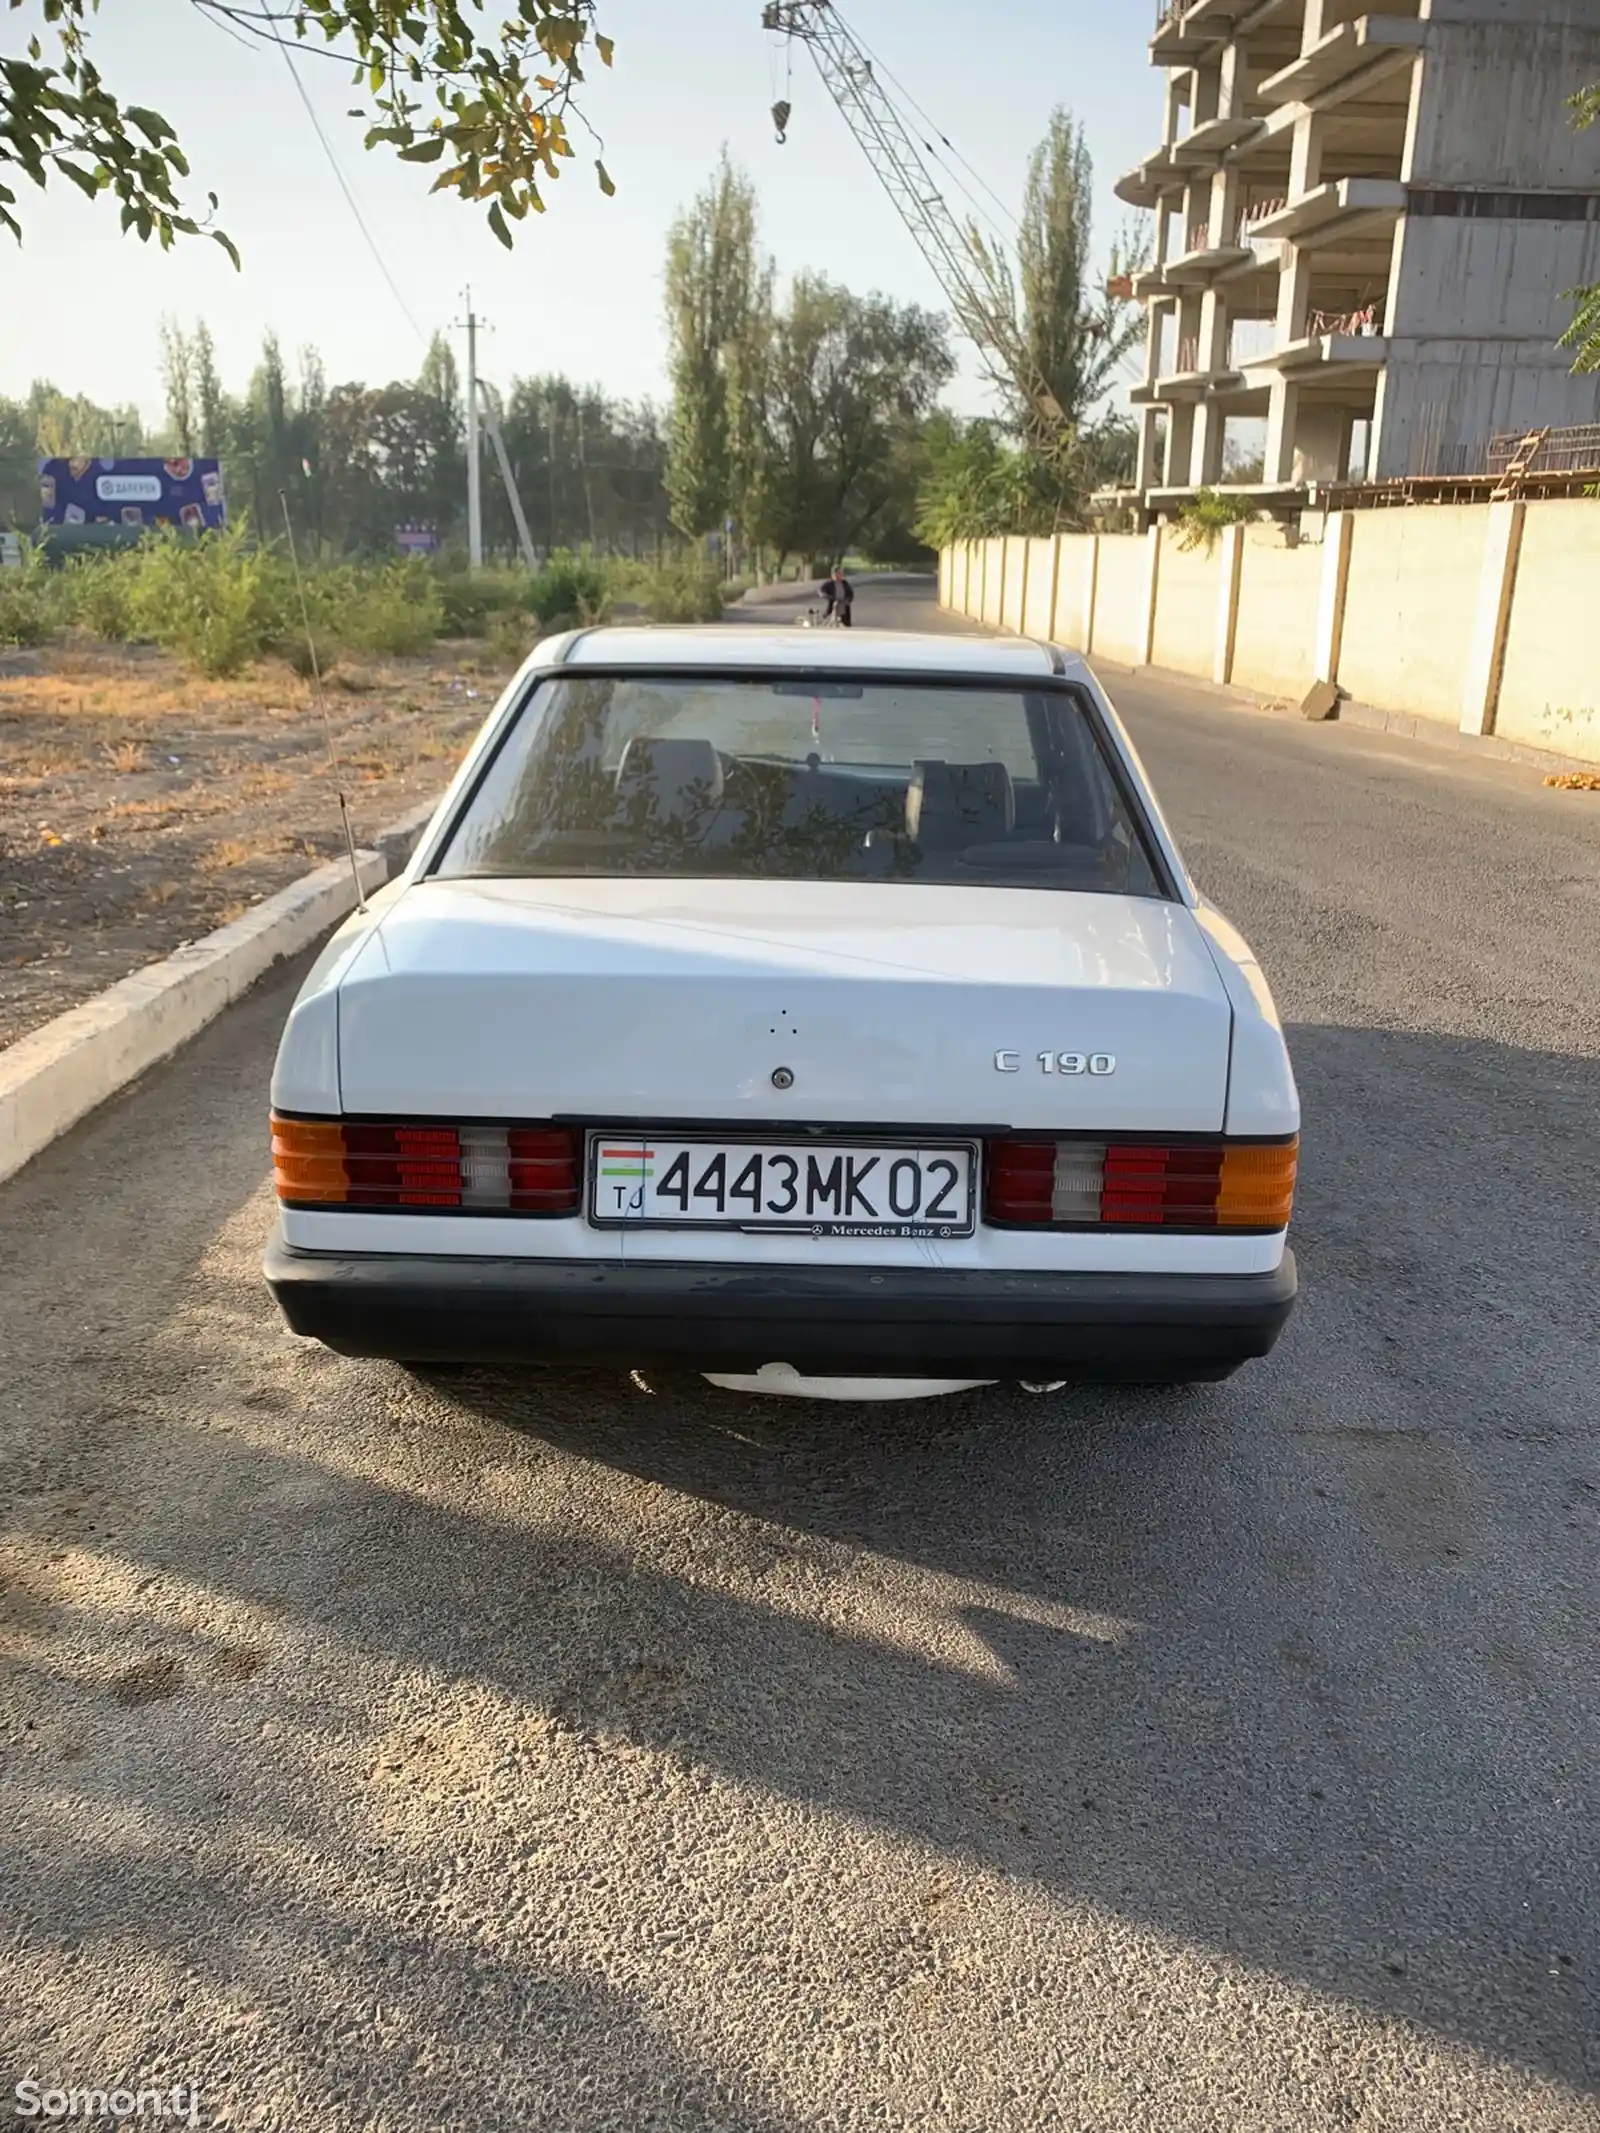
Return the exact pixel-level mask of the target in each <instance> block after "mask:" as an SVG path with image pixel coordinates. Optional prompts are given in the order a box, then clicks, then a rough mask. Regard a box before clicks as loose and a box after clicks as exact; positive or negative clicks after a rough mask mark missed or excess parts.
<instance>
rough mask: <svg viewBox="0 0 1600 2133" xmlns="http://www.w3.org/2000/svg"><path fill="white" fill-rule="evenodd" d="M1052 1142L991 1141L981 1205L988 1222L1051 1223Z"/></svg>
mask: <svg viewBox="0 0 1600 2133" xmlns="http://www.w3.org/2000/svg"><path fill="white" fill-rule="evenodd" d="M1055 1177H1056V1144H1055V1142H1054V1141H991V1142H990V1143H989V1165H988V1179H987V1184H986V1191H985V1196H984V1204H985V1207H986V1209H987V1211H988V1215H989V1219H990V1221H991V1222H1051V1221H1053V1220H1054V1219H1055V1215H1054V1210H1053V1208H1052V1205H1051V1197H1052V1194H1053V1193H1054V1190H1055Z"/></svg>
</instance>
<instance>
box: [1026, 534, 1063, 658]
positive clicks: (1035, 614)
mask: <svg viewBox="0 0 1600 2133" xmlns="http://www.w3.org/2000/svg"><path fill="white" fill-rule="evenodd" d="M1025 546H1026V548H1027V551H1028V579H1027V604H1026V606H1025V607H1024V608H1023V610H1022V624H1021V633H1022V635H1023V636H1024V637H1046V638H1053V637H1054V636H1055V635H1056V623H1055V600H1054V597H1053V595H1054V591H1055V573H1056V556H1057V554H1058V552H1059V551H1058V548H1057V544H1056V543H1055V542H1054V541H1028V542H1026V543H1025Z"/></svg>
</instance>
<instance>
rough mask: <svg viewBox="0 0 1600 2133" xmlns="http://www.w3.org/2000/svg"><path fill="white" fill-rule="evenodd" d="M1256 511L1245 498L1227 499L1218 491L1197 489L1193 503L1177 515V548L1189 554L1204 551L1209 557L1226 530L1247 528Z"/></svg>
mask: <svg viewBox="0 0 1600 2133" xmlns="http://www.w3.org/2000/svg"><path fill="white" fill-rule="evenodd" d="M1258 508H1259V507H1258V506H1257V504H1256V503H1255V502H1254V500H1253V499H1252V498H1250V497H1248V496H1229V495H1228V494H1227V493H1226V492H1225V491H1223V490H1221V489H1197V490H1196V491H1195V495H1194V501H1193V502H1192V503H1187V504H1185V505H1184V507H1183V509H1182V510H1181V511H1180V512H1179V513H1178V546H1179V547H1180V548H1182V549H1186V550H1191V551H1192V550H1193V549H1196V548H1203V549H1204V550H1205V552H1206V554H1207V555H1209V554H1210V553H1211V551H1212V549H1213V548H1215V547H1216V545H1217V542H1218V540H1219V539H1220V538H1221V536H1222V534H1223V532H1224V531H1225V529H1226V528H1227V527H1229V526H1243V525H1247V524H1248V523H1249V521H1250V520H1251V519H1253V518H1254V517H1255V516H1256V513H1257V510H1258Z"/></svg>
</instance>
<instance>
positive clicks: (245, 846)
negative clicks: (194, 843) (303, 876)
mask: <svg viewBox="0 0 1600 2133" xmlns="http://www.w3.org/2000/svg"><path fill="white" fill-rule="evenodd" d="M303 849H304V843H303V840H302V839H301V838H298V837H292V836H290V835H289V834H288V832H287V831H284V830H278V831H270V830H269V831H263V832H262V833H260V834H259V835H257V836H254V837H224V838H223V839H222V841H221V842H220V843H219V844H213V845H211V846H210V847H209V848H208V849H207V850H206V851H203V852H202V853H201V854H200V856H199V858H198V859H197V860H196V861H195V865H196V866H197V867H198V868H199V870H200V872H201V873H202V874H221V873H224V872H226V870H227V869H228V868H229V867H244V866H249V865H250V863H251V861H252V860H256V859H275V858H277V857H278V856H279V855H280V854H282V853H284V852H298V851H301V850H303Z"/></svg>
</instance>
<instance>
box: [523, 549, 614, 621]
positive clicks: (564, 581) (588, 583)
mask: <svg viewBox="0 0 1600 2133" xmlns="http://www.w3.org/2000/svg"><path fill="white" fill-rule="evenodd" d="M527 604H528V609H529V612H530V613H532V614H533V615H535V616H537V618H538V620H539V622H540V623H541V625H542V626H543V627H544V628H545V629H547V630H565V629H582V628H586V627H588V626H589V625H590V624H591V623H595V622H603V621H604V620H605V618H606V613H607V611H608V609H609V608H610V605H611V588H610V586H609V584H608V583H607V580H606V573H605V571H604V570H603V569H602V567H601V566H600V564H599V563H597V562H596V561H595V559H594V558H593V556H589V555H573V554H572V553H571V551H570V550H568V549H560V548H558V549H557V550H556V552H555V554H554V555H553V556H552V557H551V558H550V560H549V562H548V563H546V564H545V566H544V568H543V569H542V570H540V571H536V572H535V574H534V576H533V577H532V578H531V579H530V580H529V581H528V601H527Z"/></svg>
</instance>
